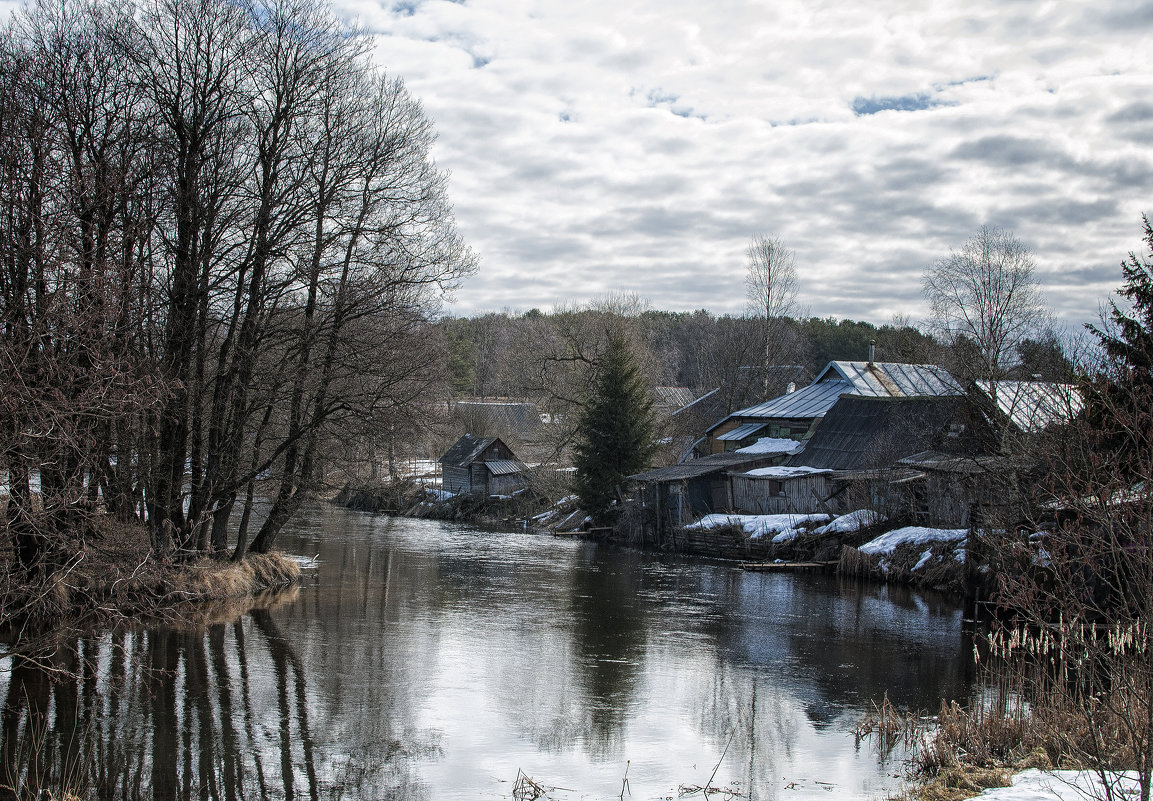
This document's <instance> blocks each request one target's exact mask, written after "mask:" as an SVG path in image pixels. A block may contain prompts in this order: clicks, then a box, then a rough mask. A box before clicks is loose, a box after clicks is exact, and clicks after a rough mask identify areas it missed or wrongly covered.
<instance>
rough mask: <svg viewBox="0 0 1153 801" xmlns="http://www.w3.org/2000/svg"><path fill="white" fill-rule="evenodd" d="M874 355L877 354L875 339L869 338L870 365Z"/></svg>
mask: <svg viewBox="0 0 1153 801" xmlns="http://www.w3.org/2000/svg"><path fill="white" fill-rule="evenodd" d="M876 355H877V340H875V339H870V340H869V366H870V367H872V366H873V359H874V358H875V357H876Z"/></svg>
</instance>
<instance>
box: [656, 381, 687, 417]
mask: <svg viewBox="0 0 1153 801" xmlns="http://www.w3.org/2000/svg"><path fill="white" fill-rule="evenodd" d="M696 399H697V396H696V394H695V393H694V392H693V391H692V390H691V389H689V388H688V387H653V401H654V403H655V404H656V405H657V406H658V407H661V408H664V409H668V410H670V411H672V412H674V413H675V412H676V411H677V410H678V409H683V408H684V407H685V406H688V405H689V404H690V403H692V402H693V401H695V400H696Z"/></svg>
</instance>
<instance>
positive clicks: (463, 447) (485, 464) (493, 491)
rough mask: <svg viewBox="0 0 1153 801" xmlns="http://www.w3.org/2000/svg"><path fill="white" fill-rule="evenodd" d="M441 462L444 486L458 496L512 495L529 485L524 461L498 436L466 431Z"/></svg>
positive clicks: (441, 458)
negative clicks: (485, 435) (476, 434)
mask: <svg viewBox="0 0 1153 801" xmlns="http://www.w3.org/2000/svg"><path fill="white" fill-rule="evenodd" d="M440 464H441V469H442V471H443V476H444V477H443V482H442V487H443V489H445V490H446V491H448V492H452V493H455V494H458V495H459V494H466V495H479V496H491V495H511V494H513V493H514V492H516V491H517V490H520V489H523V488H524V487H525V486H526V485H527V484H528V477H527V476H526V475H525V465H524V463H523V462H521V461H520V460H519V459H517V458H516V455H515V454H514V453H513V452H512V449H511V448H509V447H508V446H507V445H505V444H504V443H503V442H501V440H500V438H499V437H474V436H473V435H472V434H465V435H464V436H463V437H461V438H460V439H458V440H457V441H456V442H455V443H454V444H453V446H452V447H451V448H449V449H448V450H447V451H446V452H445V454H444V456H442V457H440Z"/></svg>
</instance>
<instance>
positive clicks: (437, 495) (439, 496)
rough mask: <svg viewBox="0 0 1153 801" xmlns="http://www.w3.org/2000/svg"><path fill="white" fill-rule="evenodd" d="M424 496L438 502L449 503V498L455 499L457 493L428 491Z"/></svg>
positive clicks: (436, 490)
mask: <svg viewBox="0 0 1153 801" xmlns="http://www.w3.org/2000/svg"><path fill="white" fill-rule="evenodd" d="M424 494H425V495H426V496H428V497H430V498H432V499H433V500H436V501H447V500H448V499H449V498H455V497H456V493H455V492H449V491H448V490H438V489H426V490H425V491H424Z"/></svg>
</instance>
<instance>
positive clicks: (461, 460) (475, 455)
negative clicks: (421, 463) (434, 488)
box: [439, 434, 508, 467]
mask: <svg viewBox="0 0 1153 801" xmlns="http://www.w3.org/2000/svg"><path fill="white" fill-rule="evenodd" d="M496 442H500V444H501V446H502V447H504V448H506V449H507V448H508V446H507V445H505V444H504V442H502V441H501V439H500V438H499V437H474V436H473V435H472V434H465V435H464V436H463V437H461V438H460V439H458V440H457V441H456V442H455V443H453V446H452V447H451V448H449V449H448V450H447V451H445V453H444V456H442V457H440V459H439V461H440V463H441V464H443V465H448V466H450V467H468V466H469V465H470V464H472V463H473V462H475V461H476V460H477V459H479V458H480V457H481V456H483V455H484V452H485V451H487V450H488V449H489V448H490V447H492V445H493V443H496ZM494 461H496V460H494Z"/></svg>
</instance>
